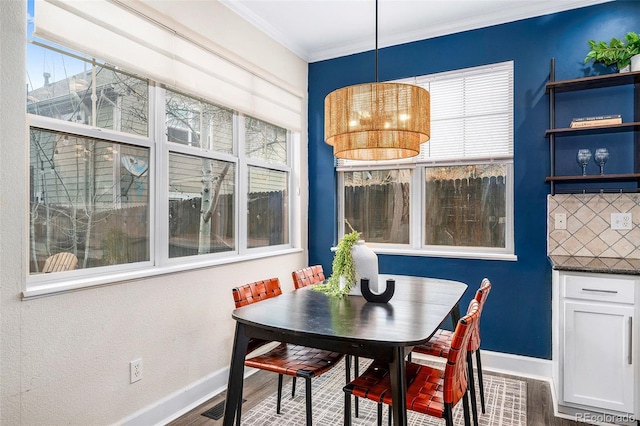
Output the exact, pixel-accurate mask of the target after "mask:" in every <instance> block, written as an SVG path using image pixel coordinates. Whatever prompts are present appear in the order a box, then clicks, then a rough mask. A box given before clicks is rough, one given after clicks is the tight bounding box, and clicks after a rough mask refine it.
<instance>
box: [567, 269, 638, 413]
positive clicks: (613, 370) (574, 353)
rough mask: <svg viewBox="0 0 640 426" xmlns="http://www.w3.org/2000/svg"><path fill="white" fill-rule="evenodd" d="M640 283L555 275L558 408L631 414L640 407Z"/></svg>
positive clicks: (617, 277)
mask: <svg viewBox="0 0 640 426" xmlns="http://www.w3.org/2000/svg"><path fill="white" fill-rule="evenodd" d="M639 278H640V277H633V276H623V275H612V274H592V273H580V272H563V271H554V309H556V312H554V323H555V324H554V325H555V327H554V363H557V366H555V368H554V372H555V374H554V375H555V377H554V383H555V385H556V392H557V396H558V399H559V406H568V407H574V408H583V409H584V408H586V409H593V410H594V411H606V412H617V413H631V414H633V413H636V410H638V409H639V408H640V407H638V405H639V404H636V399H637V398H636V396H637V395H638V389H636V380H635V379H636V377H638V368H637V364H638V361H639V360H640V358H639V357H638V355H637V347H638V346H637V340H638V339H637V331H636V329H637V324H635V322H634V318H635V316H636V314H635V311H636V303H635V295H636V293H637V292H638V290H637V287H638V283H639V282H640V279H639ZM559 408H561V407H559Z"/></svg>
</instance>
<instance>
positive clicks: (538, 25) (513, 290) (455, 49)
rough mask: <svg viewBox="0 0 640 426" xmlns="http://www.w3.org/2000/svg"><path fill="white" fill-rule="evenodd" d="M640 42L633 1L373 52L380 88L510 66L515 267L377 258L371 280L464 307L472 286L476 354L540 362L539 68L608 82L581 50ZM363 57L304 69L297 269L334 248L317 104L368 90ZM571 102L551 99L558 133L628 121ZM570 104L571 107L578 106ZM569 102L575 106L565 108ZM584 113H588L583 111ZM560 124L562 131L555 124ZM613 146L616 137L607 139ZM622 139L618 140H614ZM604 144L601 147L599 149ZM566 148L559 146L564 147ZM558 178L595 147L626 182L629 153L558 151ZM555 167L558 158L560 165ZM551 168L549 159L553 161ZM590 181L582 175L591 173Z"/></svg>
mask: <svg viewBox="0 0 640 426" xmlns="http://www.w3.org/2000/svg"><path fill="white" fill-rule="evenodd" d="M628 31H634V32H640V2H636V1H616V2H614V3H606V4H602V5H597V6H592V7H588V8H582V9H578V10H574V11H568V12H563V13H557V14H552V15H547V16H543V17H539V18H533V19H527V20H523V21H518V22H513V23H509V24H503V25H498V26H493V27H489V28H484V29H479V30H474V31H468V32H464V33H458V34H453V35H449V36H443V37H438V38H434V39H429V40H424V41H419V42H413V43H408V44H404V45H399V46H394V47H390V48H385V49H382V50H380V52H379V55H380V56H379V72H380V81H384V80H393V79H398V78H404V77H411V76H416V75H423V74H431V73H437V72H442V71H449V70H454V69H460V68H467V67H474V66H478V65H483V64H489V63H496V62H503V61H509V60H513V61H514V70H515V92H514V94H515V123H514V132H515V133H514V135H515V138H514V140H515V147H514V152H515V154H514V155H515V157H514V169H515V170H514V172H515V179H514V181H515V251H516V255H517V256H518V261H517V262H508V261H481V260H463V259H444V258H430V257H412V256H389V255H380V256H379V261H380V271H381V273H390V274H405V275H418V276H431V277H439V278H448V279H455V280H461V281H464V282H466V283H467V284H469V288H470V290H468V291H467V294H466V295H465V296H466V297H465V300H464V301H463V305H462V306H466V304H467V303H468V300H469V299H470V298H471V297H472V294H473V292H475V289H476V288H477V287H478V286H479V285H480V281H481V280H482V278H483V277H488V278H490V279H491V281H492V283H493V290H492V292H491V295H490V297H489V299H488V301H487V309H486V310H485V311H484V312H483V319H482V338H483V342H482V344H483V348H485V349H487V350H492V351H499V352H505V353H511V354H517V355H526V356H531V357H538V358H546V359H550V358H551V268H550V264H549V261H548V259H547V256H546V196H547V194H548V192H549V185H548V184H546V183H545V182H544V179H545V177H546V176H548V174H549V153H548V146H549V144H548V140H547V139H546V138H545V137H544V133H545V130H546V129H547V128H548V127H549V102H548V96H547V95H546V94H545V84H546V82H547V79H548V76H549V62H550V59H551V58H552V57H555V58H556V79H557V80H563V79H571V78H577V77H582V76H587V75H595V74H603V73H609V72H612V71H613V70H611V69H606V68H604V67H602V66H597V65H596V66H594V65H593V63H589V64H586V65H585V64H584V63H583V59H584V57H585V56H586V53H587V51H588V45H587V40H589V39H596V40H609V39H610V38H611V37H618V38H620V37H623V36H624V35H625V34H626V33H627V32H628ZM374 71H375V70H374V54H373V52H366V53H362V54H357V55H351V56H346V57H341V58H337V59H332V60H327V61H321V62H317V63H312V64H310V65H309V262H310V264H322V266H323V267H324V270H325V273H327V275H328V273H330V271H331V262H332V259H333V256H332V254H331V252H330V251H329V248H330V247H331V246H332V245H334V244H335V242H336V240H337V237H336V234H337V231H336V229H337V224H336V220H335V217H336V174H335V170H334V167H333V152H332V148H331V147H330V146H328V145H326V144H325V143H324V139H323V138H324V127H323V120H324V98H325V96H326V95H327V94H328V93H329V92H331V91H333V90H335V89H338V88H340V87H343V86H347V85H352V84H357V83H363V82H370V81H373V80H374V79H375V74H374ZM594 92H596V93H589V94H587V95H584V94H575V95H574V94H571V95H570V96H578V98H577V100H579V102H577V103H570V102H569V101H571V100H572V99H570V98H568V100H566V101H565V100H564V98H563V99H558V107H563V108H567V109H568V108H575V107H576V105H582V106H584V105H590V107H584V108H582V109H572V110H569V111H568V112H566V113H565V112H563V114H566V116H565V117H561V119H559V121H558V122H557V126H558V127H568V123H569V121H570V119H571V118H572V117H576V116H583V115H597V114H606V113H621V114H623V119H624V121H632V120H631V118H632V95H631V92H630V90H629V89H621V88H616V89H614V90H613V91H611V92H606V93H604V94H603V93H600V92H598V91H594ZM580 97H582V98H580ZM574 99H575V98H574ZM591 108H594V109H591ZM562 120H564V121H562ZM616 137H618V138H624V137H625V136H616ZM626 137H627V138H628V137H629V135H627V136H626ZM603 138H606V139H603ZM565 139H566V138H565ZM559 145H560V146H561V147H560V148H559V149H558V151H557V153H558V154H557V155H558V156H563V155H564V156H566V157H567V159H566V160H565V161H562V162H559V164H558V168H559V170H561V171H562V170H563V171H565V172H567V171H571V172H570V173H568V174H578V166H577V165H576V163H575V152H576V150H577V148H579V147H589V148H592V149H594V148H596V147H599V146H607V147H609V148H610V151H611V160H610V164H608V165H607V166H606V167H607V170H608V171H610V172H612V171H614V169H615V170H617V169H619V168H622V170H623V171H625V172H627V173H629V172H631V170H630V169H626V170H624V168H625V167H629V164H628V162H629V159H630V158H632V154H631V151H630V146H631V143H624V141H623V143H619V142H618V141H614V140H613V139H609V137H608V136H607V137H603V136H602V135H600V136H599V137H596V138H593V137H592V138H591V139H579V140H576V141H572V140H570V141H565V142H564V144H559ZM560 159H561V158H560ZM560 159H559V160H560ZM591 167H594V169H593V170H591V169H590V172H594V170H595V165H594V164H593V163H592V164H591Z"/></svg>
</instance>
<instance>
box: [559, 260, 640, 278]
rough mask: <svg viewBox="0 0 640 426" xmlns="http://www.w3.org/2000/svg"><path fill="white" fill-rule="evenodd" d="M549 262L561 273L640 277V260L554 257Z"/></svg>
mask: <svg viewBox="0 0 640 426" xmlns="http://www.w3.org/2000/svg"><path fill="white" fill-rule="evenodd" d="M549 260H550V261H551V265H552V266H553V269H557V270H559V271H580V272H595V273H604V274H625V275H640V259H625V258H620V257H587V256H557V255H554V256H549Z"/></svg>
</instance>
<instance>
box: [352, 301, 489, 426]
mask: <svg viewBox="0 0 640 426" xmlns="http://www.w3.org/2000/svg"><path fill="white" fill-rule="evenodd" d="M479 314H480V310H479V307H478V302H477V301H476V300H475V299H473V300H471V302H470V303H469V309H468V310H467V315H465V316H464V317H462V318H461V319H460V320H459V321H458V324H457V326H456V330H455V331H454V333H453V338H452V340H451V348H450V350H449V355H448V357H447V363H446V365H445V368H444V370H440V369H438V368H435V367H430V366H427V365H422V364H416V363H413V362H410V361H407V362H406V364H405V365H406V378H407V380H406V383H407V393H406V400H407V410H412V411H416V412H420V413H423V414H427V415H430V416H433V417H438V418H444V419H445V421H446V425H447V426H453V407H455V406H456V405H457V404H458V402H460V400H461V399H462V402H463V409H464V422H465V425H467V426H469V425H470V423H471V421H470V418H469V397H468V395H467V387H468V386H467V385H468V382H467V380H468V378H467V375H468V369H467V347H468V345H469V339H470V338H471V332H472V330H473V327H474V324H475V323H476V321H477V320H478V316H479ZM344 391H345V392H347V393H349V394H351V395H357V396H359V397H361V398H367V399H370V400H372V401H374V402H377V403H378V404H387V405H389V406H390V407H389V409H391V403H392V399H391V380H390V376H389V369H388V365H387V364H383V363H380V362H378V361H374V362H373V363H372V364H371V365H370V366H369V367H368V368H367V370H366V371H365V372H364V373H363V374H362V375H360V376H359V377H358V378H356V379H355V380H353V381H351V382H350V383H348V384H347V385H346V386H345V387H344ZM345 404H347V406H346V407H345V413H344V415H345V418H344V424H345V425H348V426H351V407H350V406H349V398H346V399H345ZM379 407H380V406H379ZM380 412H381V409H379V410H378V425H380V424H381V418H380Z"/></svg>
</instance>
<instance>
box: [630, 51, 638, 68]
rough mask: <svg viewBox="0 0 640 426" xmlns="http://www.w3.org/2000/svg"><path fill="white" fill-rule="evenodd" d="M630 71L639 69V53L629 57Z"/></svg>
mask: <svg viewBox="0 0 640 426" xmlns="http://www.w3.org/2000/svg"><path fill="white" fill-rule="evenodd" d="M631 71H640V53H639V54H637V55H634V56H632V57H631Z"/></svg>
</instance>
